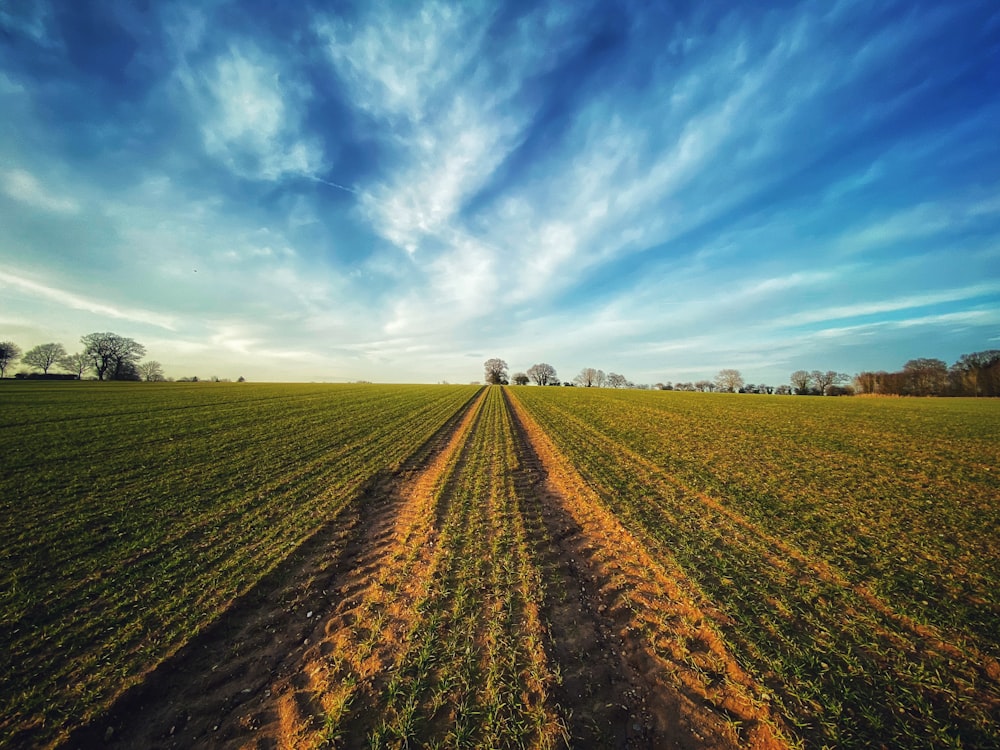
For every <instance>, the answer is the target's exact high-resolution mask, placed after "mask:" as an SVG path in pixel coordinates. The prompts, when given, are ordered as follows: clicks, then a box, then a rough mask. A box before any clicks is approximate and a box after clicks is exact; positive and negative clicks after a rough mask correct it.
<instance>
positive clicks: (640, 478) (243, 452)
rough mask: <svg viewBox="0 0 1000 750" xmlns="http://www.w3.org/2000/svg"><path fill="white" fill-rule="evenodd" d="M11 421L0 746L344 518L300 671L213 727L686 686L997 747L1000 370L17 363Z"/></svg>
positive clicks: (527, 712)
mask: <svg viewBox="0 0 1000 750" xmlns="http://www.w3.org/2000/svg"><path fill="white" fill-rule="evenodd" d="M477 394H479V397H478V398H477ZM0 428H2V429H3V444H4V449H3V453H2V458H0V469H2V474H0V503H2V506H0V511H2V515H0V530H2V535H3V536H2V538H3V540H4V545H3V549H2V552H0V597H2V598H0V644H2V645H3V649H2V651H3V653H2V656H0V745H4V746H6V745H11V746H17V747H20V746H24V747H29V746H39V745H41V746H45V745H49V744H53V743H56V742H58V741H60V740H63V739H65V738H66V737H67V736H68V732H69V731H70V730H73V729H74V728H76V727H79V726H82V725H85V724H87V723H88V722H90V721H91V720H95V721H96V720H98V719H100V718H101V717H103V716H105V712H106V711H107V710H108V709H109V707H111V706H112V703H113V701H114V700H115V699H116V697H117V696H119V695H120V694H121V693H122V691H123V690H125V689H126V688H128V687H129V686H132V685H136V684H141V683H142V682H143V681H144V680H145V679H147V676H148V675H149V673H150V672H151V670H152V669H153V668H154V667H156V666H157V665H158V664H160V663H161V662H163V661H164V660H165V659H167V658H168V657H171V655H172V654H176V653H177V652H178V651H179V650H180V649H181V647H182V646H184V645H185V644H186V643H188V642H189V641H191V640H192V639H193V638H197V637H199V634H202V633H203V632H204V631H205V629H206V626H207V625H208V624H210V623H212V622H213V621H217V620H219V618H222V617H225V616H226V615H227V612H228V611H229V609H230V605H231V603H232V602H233V601H234V600H236V599H237V598H238V597H240V596H242V595H244V594H246V593H247V592H248V591H251V590H253V589H254V587H255V586H257V585H258V584H259V582H260V581H261V579H262V578H263V577H264V576H265V575H267V574H268V573H270V572H271V571H274V570H275V569H276V568H278V567H279V566H280V565H281V564H282V562H283V561H285V560H286V559H288V558H289V555H290V554H291V553H292V552H293V551H294V550H296V549H297V548H299V547H300V545H301V544H302V543H303V541H304V540H306V539H307V538H309V537H310V536H311V535H312V534H313V533H314V532H316V531H317V530H318V529H320V528H322V527H329V526H331V525H332V526H333V527H336V526H337V525H338V524H342V525H343V528H344V535H345V539H349V540H353V549H354V552H353V553H352V554H356V555H357V557H356V558H351V560H350V561H347V562H344V563H338V566H339V567H337V569H336V571H335V575H334V573H331V576H332V578H331V580H332V581H333V583H331V584H329V585H330V587H332V588H330V591H333V592H340V593H329V594H328V595H329V596H330V597H333V598H332V600H324V602H326V603H325V604H324V607H326V609H324V610H323V615H322V616H323V618H325V619H324V620H323V625H322V627H321V629H320V630H317V631H316V632H315V635H314V636H311V637H310V638H307V639H306V641H307V643H306V645H303V646H296V647H294V648H293V647H292V646H289V652H288V658H287V659H286V661H287V662H288V663H289V664H293V665H299V666H297V667H294V669H295V673H294V674H292V675H290V676H289V677H288V679H287V680H286V681H285V682H282V680H277V681H276V682H274V684H273V685H271V684H270V683H268V685H269V687H268V689H267V690H266V691H264V690H263V689H260V690H258V689H257V687H253V690H252V692H251V690H250V689H249V688H247V689H245V690H243V691H242V692H245V693H247V694H250V695H251V696H252V700H251V699H250V698H248V699H246V700H247V701H248V703H247V704H246V705H245V706H242V707H240V708H239V709H237V708H236V707H234V706H233V705H232V703H231V702H230V703H226V705H227V706H228V708H227V711H230V712H232V720H231V721H228V720H227V721H228V723H227V722H222V721H219V720H216V722H215V723H216V724H221V725H222V726H221V729H219V727H213V726H212V725H211V722H208V720H207V719H206V722H208V724H207V726H208V728H207V729H204V730H203V731H214V730H215V729H219V732H220V734H219V735H218V737H220V738H221V737H222V736H223V734H225V733H227V732H228V734H225V736H226V737H228V738H229V739H228V740H227V741H228V742H231V743H233V744H234V746H239V745H240V744H241V743H242V742H244V741H245V742H247V743H248V742H249V741H250V740H249V739H247V738H250V737H255V736H258V735H254V734H252V733H254V732H257V733H263V734H267V736H269V737H272V738H274V741H275V743H277V744H281V743H282V742H283V743H285V744H289V745H294V746H301V747H312V746H315V747H319V746H329V745H334V746H338V747H339V746H346V747H362V746H363V747H368V746H372V747H404V746H414V745H418V744H431V745H438V746H442V747H452V746H453V747H463V746H479V747H483V746H490V745H492V746H497V747H500V746H525V747H549V746H553V745H558V744H562V743H563V742H564V741H567V740H568V741H569V742H570V744H572V743H573V742H574V741H576V742H577V743H580V744H587V743H591V744H592V743H595V742H596V743H600V742H605V741H606V742H608V743H609V744H610V743H611V740H612V738H610V737H609V736H608V734H607V733H608V732H610V733H611V734H615V733H616V732H619V731H620V732H633V733H636V732H637V733H638V734H635V738H636V741H637V742H638V741H640V740H642V741H651V740H650V738H655V737H661V738H662V737H663V736H665V735H664V734H663V732H665V731H667V730H668V729H669V723H670V722H669V721H668V719H666V718H663V717H665V716H669V715H672V714H670V711H677V710H681V709H678V708H677V706H678V705H679V706H681V707H682V709H683V710H682V711H681V712H682V716H686V717H687V718H685V719H684V721H686V722H688V723H689V724H691V726H697V727H700V728H701V729H700V730H699V731H700V732H701V733H702V734H704V733H706V732H712V733H716V734H715V736H716V738H717V745H718V746H731V747H737V746H740V745H742V744H747V743H749V742H752V741H753V742H758V743H759V745H760V746H761V747H794V746H804V747H824V746H828V747H868V746H878V745H880V744H881V745H885V746H887V747H902V746H906V747H987V746H997V745H998V744H1000V728H998V721H997V719H998V717H1000V662H998V660H1000V500H998V498H1000V477H998V472H1000V401H998V400H995V399H989V400H987V399H980V400H975V399H921V400H917V399H835V398H804V397H803V398H800V397H795V398H790V397H768V396H744V395H735V394H734V395H727V394H689V393H672V392H644V391H614V390H605V389H600V390H599V389H581V388H572V389H571V388H537V387H520V388H507V389H500V388H490V389H487V390H486V391H482V390H480V389H479V388H477V387H475V386H374V385H337V386H330V385H266V384H265V385H255V384H215V383H191V384H180V383H177V384H174V383H165V384H145V383H142V384H139V383H74V382H61V383H44V382H16V383H15V382H10V381H5V382H3V383H0ZM350 513H354V514H355V515H353V516H350V519H352V520H348V516H349V515H350ZM345 555H346V553H345ZM345 559H346V558H345ZM646 579H648V580H646ZM647 584H648V585H647ZM325 585H326V584H324V586H325ZM327 593H328V592H327V591H325V590H324V594H327ZM309 608H310V618H312V609H316V611H317V612H319V611H320V608H319V606H318V605H312V604H310V605H309ZM279 610H280V607H279ZM276 612H277V614H279V615H280V614H282V613H281V612H280V611H277V610H276ZM282 616H283V615H282ZM318 618H319V615H317V619H318ZM237 625H239V623H233V627H234V628H235V627H236V626H237ZM578 626H579V628H580V629H579V632H577V631H576V630H574V628H577V627H578ZM587 628H589V630H587ZM571 631H572V638H571ZM588 633H589V635H588ZM317 639H318V641H319V642H318V643H317V642H316V641H317ZM588 639H589V640H588ZM299 640H300V641H301V639H299ZM310 641H311V642H310ZM238 650H239V649H238V648H236V647H235V645H234V647H233V649H232V651H233V652H234V657H233V658H237V657H239V658H246V657H247V656H248V655H246V654H235V652H236V651H238ZM250 656H252V654H251V655H250ZM241 669H242V667H241ZM588 670H589V671H588ZM237 671H239V670H234V674H235V673H236V672H237ZM295 674H302V675H308V679H307V678H305V677H303V678H302V679H299V678H297V677H295ZM269 679H270V678H269ZM216 682H219V680H216ZM223 682H224V680H223ZM591 683H592V684H591ZM192 684H193V685H195V686H196V683H192ZM234 684H235V683H234ZM222 688H225V685H222ZM571 688H572V689H571ZM191 689H192V690H194V689H195V688H191ZM234 690H235V688H234ZM602 691H605V692H602ZM629 691H631V692H632V693H634V694H635V695H633V696H632V697H630V698H628V699H627V700H626V698H621V700H619V699H617V698H614V696H615V695H616V694H618V693H628V692H629ZM236 692H240V691H236ZM674 692H676V694H677V695H679V696H682V697H683V700H681V699H680V698H678V699H677V700H676V701H674V702H673V703H671V702H670V701H671V700H673V699H669V696H670V695H673V694H674ZM193 695H195V696H197V695H199V694H198V693H197V692H194V693H193ZM665 696H666V697H665ZM185 700H195V698H191V697H190V695H189V697H188V698H185ZM206 700H209V698H208V697H206ZM241 700H242V699H241ZM629 700H631V701H633V703H634V704H635V705H636V706H640V705H641V706H642V707H643V708H634V707H630V705H631V704H629V705H626V706H625V708H624V712H623V713H621V712H620V713H621V715H619V713H616V711H619V708H621V707H619V708H615V709H614V710H611V708H610V706H611V704H612V703H613V702H614V701H617V702H618V703H628V701H629ZM258 702H259V703H258ZM689 704H690V708H689V709H684V708H683V707H684V706H688V705H689ZM258 706H259V708H257V707H258ZM657 706H659V708H657ZM671 707H673V708H671ZM661 709H662V710H661ZM702 709H704V710H702ZM685 710H687V711H689V713H688V714H684V713H683V711H685ZM253 711H257V712H258V713H257V714H253ZM240 712H243V713H240ZM602 712H604V713H602ZM588 714H589V715H591V716H593V717H595V718H594V722H598V723H599V722H603V723H604V725H605V727H606V728H605V729H603V730H602V729H601V728H600V727H597V726H594V725H585V723H582V722H584V717H585V716H586V715H588ZM110 715H111V716H112V717H113V716H114V713H113V712H112V714H110ZM254 716H259V717H270V718H269V719H267V720H264V719H260V720H258V719H257V718H254ZM713 717H715V718H713ZM675 718H676V717H675ZM115 720H116V721H119V724H115V726H116V727H119V725H120V728H119V729H116V731H119V732H121V733H123V734H121V736H123V737H128V736H129V734H128V728H127V727H126V726H125V723H127V722H125V720H124V719H121V718H119V719H115ZM109 721H110V719H109ZM268 721H269V722H270V723H268ZM675 723H676V722H675ZM195 724H196V722H194V721H192V725H191V727H188V729H189V730H190V731H191V732H192V735H191V736H192V738H193V739H192V740H191V742H192V744H193V745H199V744H200V745H206V744H211V742H209V740H208V739H206V737H211V735H197V734H196V732H197V731H202V730H198V729H197V727H195V726H194V725H195ZM607 727H610V729H608V728H607ZM167 728H168V729H170V731H171V732H172V731H173V727H167ZM143 731H146V730H145V729H143ZM148 731H150V732H153V731H154V730H153V729H149V730H148ZM156 731H158V730H156ZM602 732H604V734H602ZM657 732H659V733H660V734H657ZM268 733H270V734H268ZM98 734H100V732H98ZM134 736H136V737H138V736H140V735H134ZM156 736H157V735H155V734H150V735H148V737H154V738H155V737H156ZM261 736H262V735H261ZM630 736H631V735H630ZM694 736H701V734H698V733H695V735H694ZM148 737H147V739H148ZM241 738H243V739H241ZM761 738H766V739H761ZM619 739H620V737H619ZM279 740H280V742H279ZM136 741H138V740H136ZM178 741H180V740H178ZM678 741H679V740H678ZM123 742H125V740H123ZM654 744H655V743H654ZM178 746H180V745H178ZM705 746H716V745H713V744H712V742H708V741H706V744H705Z"/></svg>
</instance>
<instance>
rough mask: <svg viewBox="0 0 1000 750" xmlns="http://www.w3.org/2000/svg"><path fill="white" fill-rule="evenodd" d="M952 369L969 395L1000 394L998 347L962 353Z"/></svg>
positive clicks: (999, 353)
mask: <svg viewBox="0 0 1000 750" xmlns="http://www.w3.org/2000/svg"><path fill="white" fill-rule="evenodd" d="M952 370H953V371H954V373H955V374H956V375H957V376H958V377H959V381H960V382H963V383H964V385H965V393H967V395H969V396H1000V349H988V350H986V351H982V352H972V353H971V354H963V355H962V356H961V357H959V358H958V361H957V362H956V363H955V364H954V365H952Z"/></svg>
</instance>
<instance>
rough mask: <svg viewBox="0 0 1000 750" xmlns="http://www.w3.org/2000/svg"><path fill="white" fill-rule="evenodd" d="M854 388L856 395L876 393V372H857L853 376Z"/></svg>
mask: <svg viewBox="0 0 1000 750" xmlns="http://www.w3.org/2000/svg"><path fill="white" fill-rule="evenodd" d="M854 388H855V389H856V390H857V392H858V393H877V392H878V373H877V372H870V371H867V370H866V371H865V372H859V373H858V374H857V375H855V376H854Z"/></svg>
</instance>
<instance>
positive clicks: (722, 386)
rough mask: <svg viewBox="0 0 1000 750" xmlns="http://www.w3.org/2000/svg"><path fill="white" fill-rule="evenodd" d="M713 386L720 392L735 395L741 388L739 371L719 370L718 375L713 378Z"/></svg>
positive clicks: (741, 378) (741, 379)
mask: <svg viewBox="0 0 1000 750" xmlns="http://www.w3.org/2000/svg"><path fill="white" fill-rule="evenodd" d="M715 385H716V386H717V387H718V389H719V390H720V391H726V392H727V393H735V392H736V391H738V390H739V389H740V388H742V387H743V376H742V375H740V371H739V370H733V369H725V370H719V374H718V375H716V376H715Z"/></svg>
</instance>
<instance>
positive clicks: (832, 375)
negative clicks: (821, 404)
mask: <svg viewBox="0 0 1000 750" xmlns="http://www.w3.org/2000/svg"><path fill="white" fill-rule="evenodd" d="M809 375H810V377H811V378H812V380H813V382H814V383H815V384H816V390H817V391H819V395H820V396H825V395H826V392H827V389H828V388H829V387H830V386H831V385H837V384H838V383H843V382H846V381H847V380H849V379H850V378H849V376H847V375H845V374H844V373H842V372H834V371H833V370H827V371H826V372H820V371H819V370H813V371H812V372H811V373H809Z"/></svg>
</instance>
